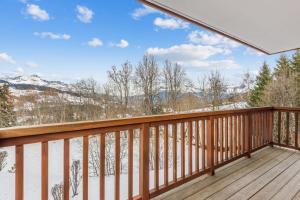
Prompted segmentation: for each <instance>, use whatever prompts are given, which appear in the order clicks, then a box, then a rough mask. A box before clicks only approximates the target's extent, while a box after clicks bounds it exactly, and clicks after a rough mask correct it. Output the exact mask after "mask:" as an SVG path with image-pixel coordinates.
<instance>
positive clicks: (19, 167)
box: [15, 145, 24, 200]
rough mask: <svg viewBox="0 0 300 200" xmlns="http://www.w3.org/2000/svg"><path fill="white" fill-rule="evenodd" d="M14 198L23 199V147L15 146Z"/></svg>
mask: <svg viewBox="0 0 300 200" xmlns="http://www.w3.org/2000/svg"><path fill="white" fill-rule="evenodd" d="M15 182H16V183H15V184H16V188H15V198H16V200H23V198H24V147H23V145H21V146H16V175H15Z"/></svg>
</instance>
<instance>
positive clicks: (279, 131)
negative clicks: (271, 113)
mask: <svg viewBox="0 0 300 200" xmlns="http://www.w3.org/2000/svg"><path fill="white" fill-rule="evenodd" d="M280 135H281V111H278V135H277V137H278V144H281V141H280V138H281V136H280Z"/></svg>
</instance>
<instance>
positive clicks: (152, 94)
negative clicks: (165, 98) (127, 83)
mask: <svg viewBox="0 0 300 200" xmlns="http://www.w3.org/2000/svg"><path fill="white" fill-rule="evenodd" d="M135 75H136V79H135V84H136V86H137V88H138V89H140V90H141V93H142V95H143V109H144V113H145V114H148V115H149V114H156V113H159V112H160V109H161V108H160V106H161V102H160V97H159V89H160V85H159V84H160V83H159V68H158V64H157V62H156V59H155V57H154V56H152V55H145V56H144V57H143V59H142V61H141V62H140V63H139V64H138V66H137V68H136V72H135Z"/></svg>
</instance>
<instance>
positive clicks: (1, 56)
mask: <svg viewBox="0 0 300 200" xmlns="http://www.w3.org/2000/svg"><path fill="white" fill-rule="evenodd" d="M0 62H7V63H10V64H16V61H15V60H14V59H13V58H12V57H11V56H10V55H8V54H7V53H0Z"/></svg>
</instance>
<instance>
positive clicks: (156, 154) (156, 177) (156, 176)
mask: <svg viewBox="0 0 300 200" xmlns="http://www.w3.org/2000/svg"><path fill="white" fill-rule="evenodd" d="M154 129H155V136H154V146H155V147H154V187H155V190H158V189H159V126H155V128H154Z"/></svg>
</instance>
